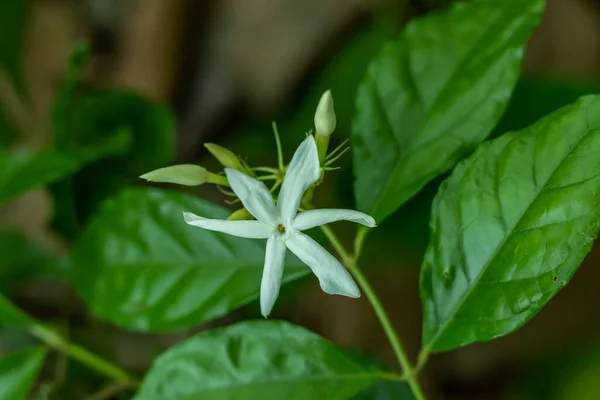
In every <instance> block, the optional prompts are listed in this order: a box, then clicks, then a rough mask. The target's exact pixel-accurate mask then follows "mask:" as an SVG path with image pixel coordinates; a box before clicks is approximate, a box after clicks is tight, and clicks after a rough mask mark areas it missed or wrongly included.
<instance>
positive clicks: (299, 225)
mask: <svg viewBox="0 0 600 400" xmlns="http://www.w3.org/2000/svg"><path fill="white" fill-rule="evenodd" d="M336 221H351V222H356V223H357V224H361V225H364V226H368V227H369V228H372V227H374V226H375V219H373V217H371V216H370V215H367V214H365V213H361V212H360V211H354V210H340V209H337V208H322V209H319V210H309V211H304V212H301V213H300V214H298V215H296V219H295V220H294V223H293V227H294V228H296V229H298V230H301V231H303V230H306V229H310V228H314V227H315V226H321V225H325V224H329V223H330V222H336Z"/></svg>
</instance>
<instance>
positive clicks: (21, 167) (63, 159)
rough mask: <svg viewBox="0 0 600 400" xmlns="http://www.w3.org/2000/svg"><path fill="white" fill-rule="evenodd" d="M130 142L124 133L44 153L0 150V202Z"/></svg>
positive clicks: (68, 173)
mask: <svg viewBox="0 0 600 400" xmlns="http://www.w3.org/2000/svg"><path fill="white" fill-rule="evenodd" d="M128 142H129V137H128V136H127V135H125V132H120V133H119V134H117V135H113V136H109V137H108V138H106V139H105V142H104V143H102V144H101V145H99V146H97V147H95V148H82V149H79V150H78V151H77V152H74V151H56V150H54V151H50V152H47V153H30V152H8V151H5V150H0V203H3V202H6V201H7V200H10V199H12V198H15V197H17V196H19V195H21V194H23V193H25V192H26V191H28V190H31V189H35V188H37V187H40V186H44V185H47V184H49V183H52V182H54V181H57V180H59V179H62V178H64V177H66V176H69V175H71V174H73V173H74V172H75V171H77V170H78V169H79V168H80V167H81V166H82V165H84V164H86V163H89V162H92V161H94V160H96V159H97V158H99V157H101V156H103V155H106V154H111V153H116V152H119V151H121V150H122V148H123V147H125V145H126V144H128Z"/></svg>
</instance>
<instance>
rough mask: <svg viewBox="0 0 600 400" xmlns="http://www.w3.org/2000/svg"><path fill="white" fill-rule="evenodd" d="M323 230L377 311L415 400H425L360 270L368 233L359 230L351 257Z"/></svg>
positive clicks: (397, 338)
mask: <svg viewBox="0 0 600 400" xmlns="http://www.w3.org/2000/svg"><path fill="white" fill-rule="evenodd" d="M321 230H322V231H323V233H324V234H325V236H326V237H327V239H328V240H329V242H330V243H331V245H332V246H333V248H334V249H335V250H336V251H337V252H338V254H339V255H340V257H341V258H342V263H343V264H344V266H345V267H346V268H347V269H348V271H350V272H351V273H352V275H354V278H355V279H356V282H357V283H358V285H359V286H360V288H361V289H362V291H363V292H364V293H365V295H366V296H367V299H368V300H369V302H370V303H371V306H372V307H373V309H374V310H375V314H376V315H377V318H378V319H379V322H380V323H381V326H382V327H383V330H384V332H385V334H386V336H387V337H388V340H389V342H390V344H391V345H392V349H393V350H394V354H395V355H396V358H397V359H398V362H399V363H400V366H401V367H402V371H403V373H404V376H405V377H406V381H407V383H408V385H409V386H410V388H411V390H412V392H413V394H414V396H415V399H416V400H425V399H426V397H425V394H424V393H423V389H421V386H420V384H419V381H418V378H417V374H416V370H415V369H414V368H413V366H412V365H411V363H410V360H409V359H408V357H407V355H406V352H405V351H404V347H403V346H402V342H401V341H400V338H399V337H398V335H397V334H396V331H395V330H394V327H393V326H392V323H391V321H390V318H389V317H388V315H387V313H386V312H385V310H384V308H383V305H382V304H381V301H379V298H378V297H377V294H376V293H375V291H374V290H373V288H372V287H371V285H370V284H369V281H367V278H366V277H365V276H364V274H363V273H362V271H361V270H360V269H359V268H358V263H357V260H358V257H359V256H360V252H361V250H362V245H363V243H364V239H365V236H366V234H367V232H368V231H367V230H366V229H362V228H361V229H359V231H358V232H357V235H356V239H355V242H354V255H350V254H348V252H347V251H346V249H345V248H344V246H343V245H342V243H341V242H340V240H339V239H338V237H337V236H336V234H335V233H334V232H333V231H332V230H331V228H329V227H328V226H327V225H323V226H321Z"/></svg>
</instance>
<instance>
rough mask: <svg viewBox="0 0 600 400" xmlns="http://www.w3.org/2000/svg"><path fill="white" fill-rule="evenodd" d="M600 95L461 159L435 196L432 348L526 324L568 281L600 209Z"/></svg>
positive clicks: (427, 289)
mask: <svg viewBox="0 0 600 400" xmlns="http://www.w3.org/2000/svg"><path fill="white" fill-rule="evenodd" d="M598 154H600V97H596V96H589V97H584V98H582V99H581V100H580V101H578V102H577V103H575V104H573V105H570V106H567V107H564V108H562V109H560V110H558V111H556V112H554V113H552V114H550V115H549V116H547V117H545V118H543V119H541V120H540V121H538V122H537V123H535V124H534V125H532V126H531V127H529V128H527V129H524V130H522V131H519V132H512V133H508V134H505V135H503V136H501V137H499V138H498V139H495V140H493V141H491V142H488V143H485V144H483V145H481V146H480V148H479V149H478V150H477V151H476V152H475V153H474V154H473V155H472V156H471V157H469V158H468V159H467V160H465V161H464V162H462V163H460V164H459V165H458V166H457V167H456V168H455V169H454V171H453V173H452V176H451V177H450V178H449V179H447V180H446V181H444V183H443V184H442V185H441V186H440V190H439V192H438V194H437V196H436V198H435V200H434V203H433V210H432V217H431V223H430V226H431V240H430V244H429V247H428V249H427V252H426V255H425V260H424V262H423V266H422V270H421V298H422V300H423V308H424V328H423V343H424V352H425V353H427V352H429V351H446V350H451V349H453V348H455V347H458V346H462V345H466V344H469V343H473V342H479V341H486V340H490V339H493V338H495V337H498V336H502V335H505V334H507V333H510V332H512V331H514V330H515V329H517V328H519V327H520V326H522V325H523V324H524V323H525V322H527V321H528V320H529V319H531V318H532V317H533V316H534V315H535V314H537V312H538V311H539V310H540V309H541V308H542V307H543V306H544V305H545V304H546V303H547V302H548V300H550V298H552V296H554V295H555V294H556V293H558V291H559V290H560V289H561V288H562V287H563V286H565V285H566V283H567V282H568V281H569V280H570V279H571V277H572V276H573V274H574V273H575V271H576V270H577V268H578V267H579V264H580V263H581V262H582V260H583V259H584V257H585V256H586V254H587V253H588V252H589V250H590V248H591V246H592V243H593V240H594V238H595V237H596V236H597V234H598V227H599V223H600V222H599V218H600V197H599V196H598V193H600V158H599V157H598Z"/></svg>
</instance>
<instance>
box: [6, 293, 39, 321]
mask: <svg viewBox="0 0 600 400" xmlns="http://www.w3.org/2000/svg"><path fill="white" fill-rule="evenodd" d="M34 323H35V321H34V320H33V319H32V318H31V317H30V316H29V315H27V314H25V313H24V312H23V311H21V310H20V309H19V308H17V307H16V306H15V305H14V304H13V303H11V302H10V300H8V299H7V298H6V297H4V295H1V294H0V325H1V326H23V327H24V326H29V325H33V324H34Z"/></svg>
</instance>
